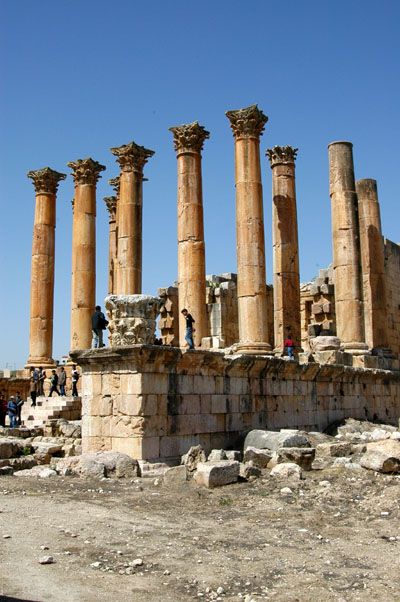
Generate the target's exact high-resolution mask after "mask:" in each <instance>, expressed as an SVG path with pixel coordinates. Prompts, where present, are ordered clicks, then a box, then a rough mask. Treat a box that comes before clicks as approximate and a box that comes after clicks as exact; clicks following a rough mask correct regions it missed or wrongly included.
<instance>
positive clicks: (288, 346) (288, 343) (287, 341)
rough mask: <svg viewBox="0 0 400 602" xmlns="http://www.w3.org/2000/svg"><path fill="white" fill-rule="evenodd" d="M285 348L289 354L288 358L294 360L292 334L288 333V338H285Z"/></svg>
mask: <svg viewBox="0 0 400 602" xmlns="http://www.w3.org/2000/svg"><path fill="white" fill-rule="evenodd" d="M284 345H285V348H286V352H287V354H288V358H289V359H290V360H294V341H293V338H292V335H291V334H288V335H287V338H286V339H285V342H284Z"/></svg>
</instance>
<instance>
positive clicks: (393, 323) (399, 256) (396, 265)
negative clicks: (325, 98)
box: [385, 239, 400, 354]
mask: <svg viewBox="0 0 400 602" xmlns="http://www.w3.org/2000/svg"><path fill="white" fill-rule="evenodd" d="M385 273H386V286H387V303H388V322H389V343H390V348H391V350H392V351H393V353H395V354H400V246H399V245H397V244H396V243H394V242H392V241H391V240H388V239H386V240H385Z"/></svg>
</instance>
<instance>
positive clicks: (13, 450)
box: [0, 439, 20, 460]
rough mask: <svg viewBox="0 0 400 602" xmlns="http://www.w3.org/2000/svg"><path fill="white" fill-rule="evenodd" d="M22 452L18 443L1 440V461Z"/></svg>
mask: <svg viewBox="0 0 400 602" xmlns="http://www.w3.org/2000/svg"><path fill="white" fill-rule="evenodd" d="M19 451H20V445H19V444H18V442H16V441H8V440H7V439H3V440H0V459H1V460H8V459H9V458H12V457H13V456H16V455H17V453H18V452H19Z"/></svg>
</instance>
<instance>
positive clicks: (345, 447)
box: [315, 441, 352, 458]
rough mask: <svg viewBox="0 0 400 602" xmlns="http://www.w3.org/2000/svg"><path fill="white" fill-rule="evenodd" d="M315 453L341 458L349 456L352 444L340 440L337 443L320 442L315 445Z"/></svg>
mask: <svg viewBox="0 0 400 602" xmlns="http://www.w3.org/2000/svg"><path fill="white" fill-rule="evenodd" d="M315 453H316V455H317V456H331V457H332V458H338V457H341V458H342V457H343V456H350V454H351V453H352V444H351V443H349V442H345V441H343V442H342V441H340V442H339V443H337V442H335V443H321V444H320V445H317V447H316V449H315Z"/></svg>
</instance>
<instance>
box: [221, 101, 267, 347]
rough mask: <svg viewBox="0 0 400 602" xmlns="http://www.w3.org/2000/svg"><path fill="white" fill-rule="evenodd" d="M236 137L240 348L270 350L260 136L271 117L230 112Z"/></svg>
mask: <svg viewBox="0 0 400 602" xmlns="http://www.w3.org/2000/svg"><path fill="white" fill-rule="evenodd" d="M226 115H227V117H228V119H229V120H230V121H231V126H232V129H233V132H234V136H235V181H236V250H237V291H238V313H239V344H238V346H237V347H238V350H240V351H243V352H247V353H265V352H268V351H270V349H271V347H270V345H269V343H268V316H267V311H268V310H267V293H266V276H265V243H264V216H263V204H262V183H261V165H260V141H259V137H260V134H261V132H262V131H263V129H264V126H265V123H266V122H267V119H268V118H267V117H266V116H265V115H264V114H263V113H262V111H260V110H259V109H258V108H257V107H256V105H253V106H252V107H248V108H247V109H240V110H238V111H228V112H227V113H226Z"/></svg>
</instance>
